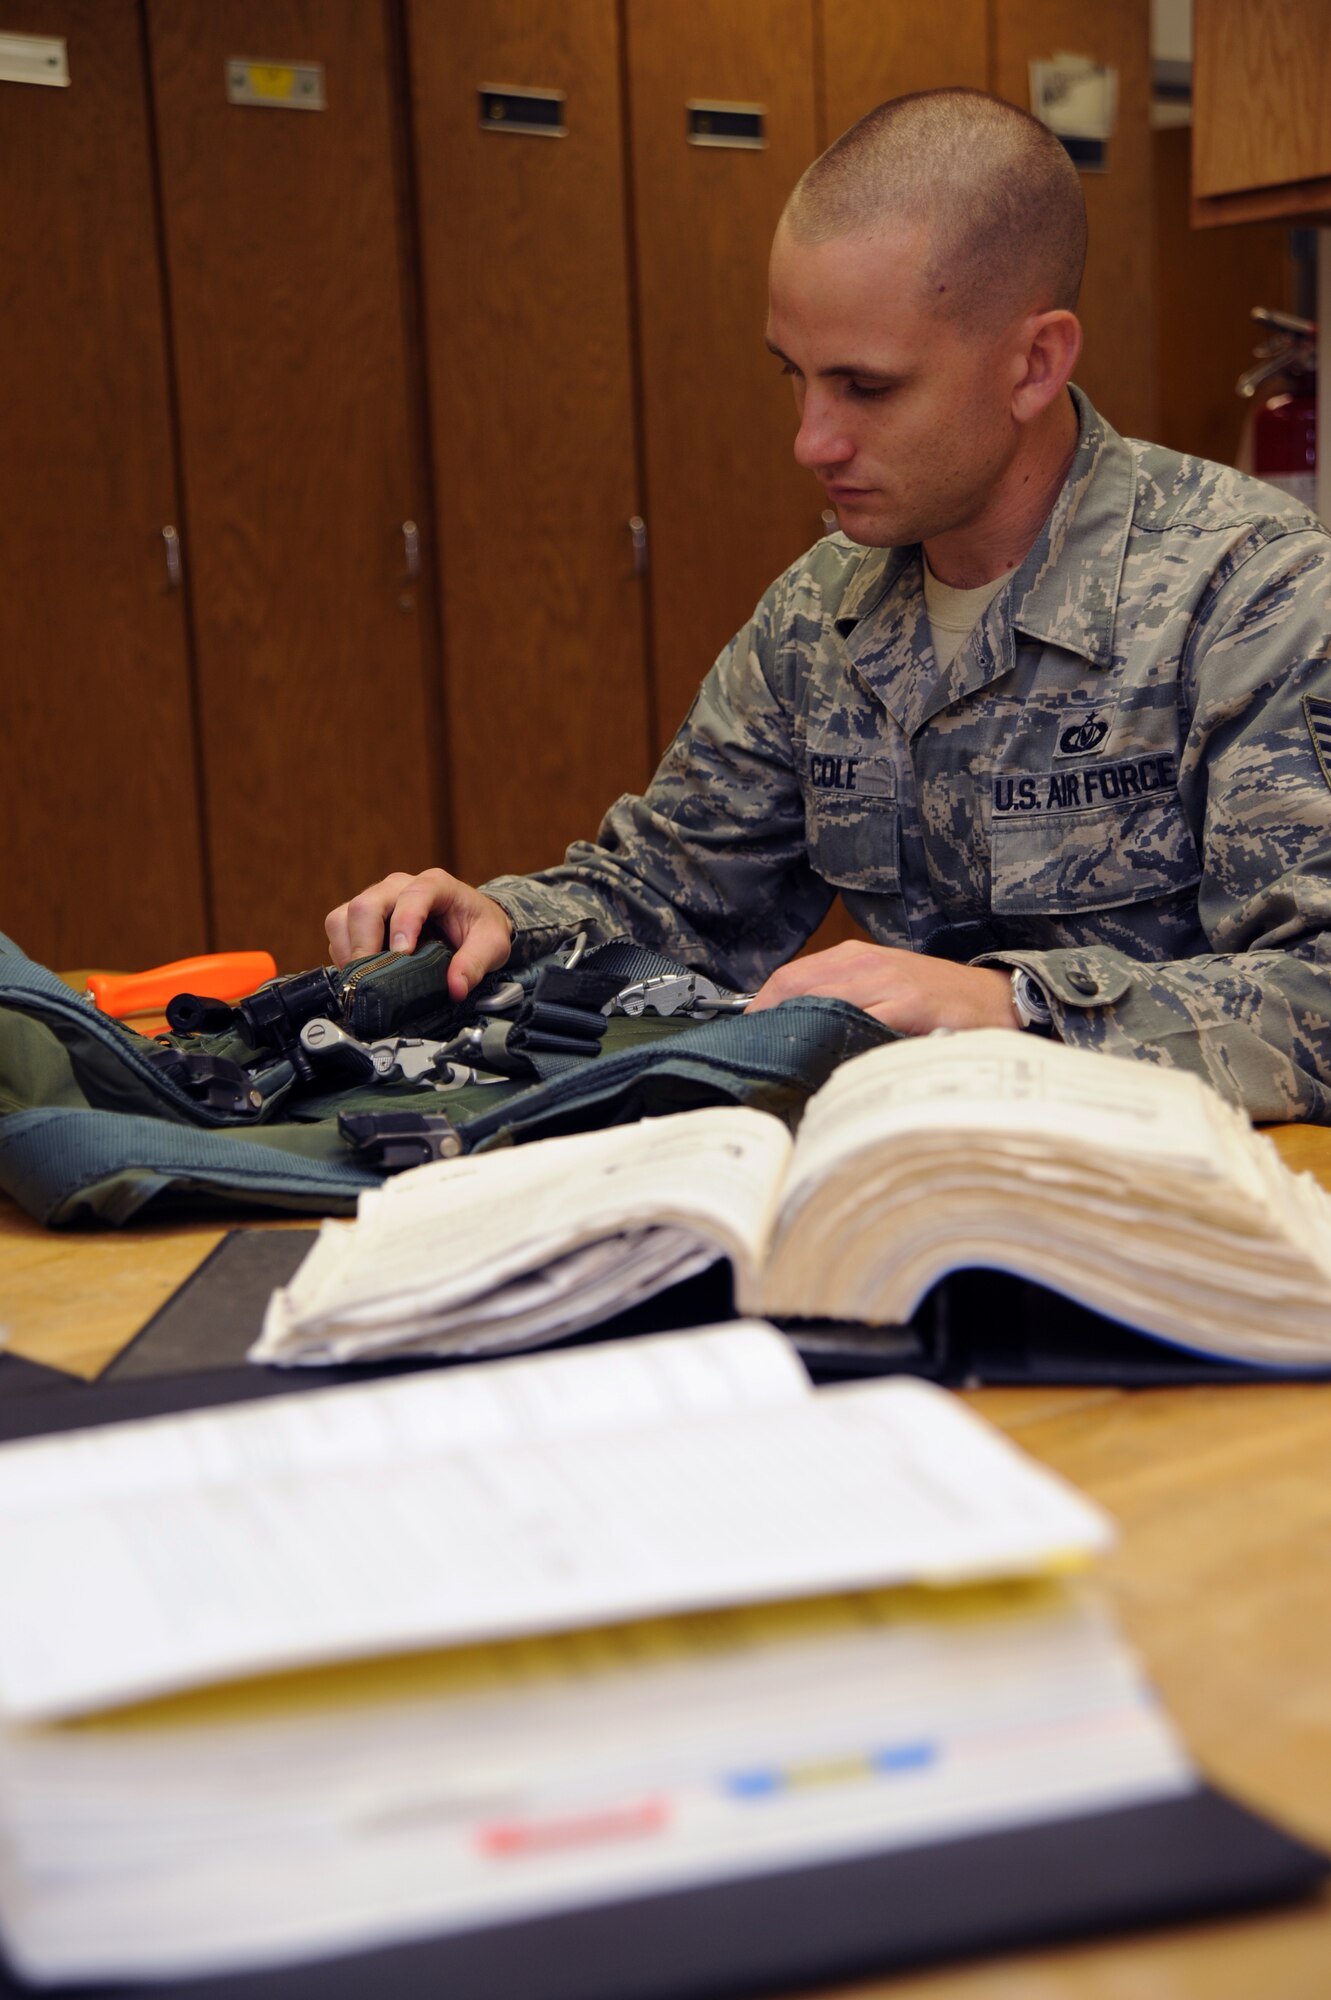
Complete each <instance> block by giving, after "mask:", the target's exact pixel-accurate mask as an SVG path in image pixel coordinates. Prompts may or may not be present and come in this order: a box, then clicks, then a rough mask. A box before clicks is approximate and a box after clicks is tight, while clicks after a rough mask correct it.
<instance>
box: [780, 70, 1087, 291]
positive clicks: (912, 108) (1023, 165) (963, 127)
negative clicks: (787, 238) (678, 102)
mask: <svg viewBox="0 0 1331 2000" xmlns="http://www.w3.org/2000/svg"><path fill="white" fill-rule="evenodd" d="M782 219H783V222H784V223H785V225H786V227H787V228H788V229H790V231H791V232H792V233H793V234H794V235H795V236H796V237H798V238H802V239H803V240H804V241H806V242H809V241H812V242H825V241H827V240H828V239H829V238H831V237H834V236H849V235H870V234H872V233H873V232H874V230H875V229H876V228H878V227H880V226H882V225H883V224H885V223H893V222H906V223H920V224H923V225H924V226H925V227H926V228H927V229H928V231H929V249H928V252H927V256H926V264H925V268H924V269H923V270H922V272H921V278H922V281H923V282H924V284H925V285H926V286H927V288H928V290H929V291H930V292H931V293H932V294H933V295H934V296H935V299H936V301H937V304H938V306H939V308H940V310H942V311H944V312H947V313H948V314H949V315H951V316H955V317H957V318H961V319H965V320H967V321H978V320H982V319H985V318H988V317H1002V316H1005V315H1006V314H1007V313H1008V312H1020V311H1027V310H1029V311H1036V312H1048V311H1051V310H1053V309H1054V308H1056V307H1065V308H1067V309H1068V310H1069V311H1071V310H1072V309H1073V308H1074V307H1075V306H1076V303H1077V294H1078V291H1079V290H1080V288H1081V274H1082V268H1083V266H1084V264H1085V262H1086V204H1085V201H1084V200H1083V198H1082V191H1081V181H1080V178H1079V176H1078V173H1077V169H1076V168H1075V167H1074V166H1073V164H1072V162H1071V160H1070V159H1069V158H1068V156H1067V153H1066V152H1065V151H1064V149H1063V147H1062V145H1061V144H1060V143H1059V141H1058V140H1057V139H1056V138H1055V137H1054V135H1053V133H1052V132H1051V131H1049V129H1048V128H1047V127H1046V126H1044V125H1042V124H1041V123H1040V122H1039V120H1038V119H1037V118H1032V117H1031V116H1030V114H1029V113H1028V112H1025V111H1022V110H1020V109H1019V108H1018V106H1017V105H1015V104H1008V103H1007V102H1006V101H1005V100H1004V99H1002V98H1000V97H991V96H989V94H988V93H987V92H986V91H983V90H963V89H953V90H924V91H917V92H915V93H914V94H913V95H911V96H909V97H894V98H890V99H889V100H888V102H887V103H886V104H880V105H878V106H877V108H876V109H875V110H873V111H870V112H868V113H867V114H866V115H865V116H864V117H863V118H861V119H860V121H859V123H858V124H857V125H852V126H851V128H850V130H849V131H848V132H844V133H843V134H842V135H841V137H840V138H839V139H838V140H837V141H836V143H835V145H832V146H829V147H828V149H827V151H826V152H825V153H824V154H823V155H822V157H821V158H820V159H817V160H815V161H814V163H813V165H812V166H811V167H810V168H809V169H808V170H807V172H806V173H805V174H804V175H803V177H802V178H801V179H800V181H799V182H798V183H797V185H796V187H795V191H794V193H793V194H792V195H791V197H790V200H789V201H788V202H787V204H786V210H785V214H784V216H783V218H782Z"/></svg>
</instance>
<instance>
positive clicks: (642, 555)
mask: <svg viewBox="0 0 1331 2000" xmlns="http://www.w3.org/2000/svg"><path fill="white" fill-rule="evenodd" d="M629 535H630V538H631V539H632V543H633V574H634V575H635V576H646V574H647V523H646V522H645V521H644V520H643V518H642V515H641V514H633V515H631V516H630V518H629Z"/></svg>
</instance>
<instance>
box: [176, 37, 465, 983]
mask: <svg viewBox="0 0 1331 2000" xmlns="http://www.w3.org/2000/svg"><path fill="white" fill-rule="evenodd" d="M148 21H149V31H150V41H151V48H152V66H153V78H154V87H155V92H156V102H157V116H158V132H159V145H160V155H161V170H162V193H163V207H164V212H165V220H166V237H167V245H168V254H169V268H170V272H171V285H172V305H173V313H174V321H175V340H176V353H177V360H178V372H179V384H180V407H181V429H182V456H183V466H184V477H185V487H186V500H187V506H188V522H187V526H188V536H187V543H186V561H187V564H188V565H189V570H190V574H191V578H192V589H193V604H194V612H195V621H196V641H197V649H198V665H199V677H200V694H201V704H202V716H203V740H204V754H205V761H206V767H207V814H208V825H209V829H210V840H211V850H212V855H213V862H214V868H215V883H214V891H215V904H216V915H217V931H218V943H219V945H222V946H245V945H253V946H266V947H267V948H268V949H270V950H271V951H273V952H274V953H276V954H277V957H278V961H279V964H282V965H284V966H286V967H298V966H301V965H309V964H312V963H315V962H317V961H318V959H319V957H320V956H321V954H322V951H323V930H322V922H321V919H322V915H323V912H324V911H325V910H326V909H327V908H328V907H329V906H330V905H331V904H332V903H334V902H335V901H339V900H341V899H342V898H343V897H345V896H347V895H349V894H351V893H352V891H353V890H354V889H356V888H359V887H363V886H364V884H365V883H367V882H368V881H369V880H370V879H371V878H372V877H374V876H376V875H378V874H381V873H383V872H384V871H385V870H387V869H388V868H390V867H403V866H405V867H410V868H417V867H424V866H426V865H427V864H428V862H429V861H430V860H431V859H433V858H434V856H435V855H436V854H437V853H438V851H439V846H440V842H439V828H438V814H437V812H436V811H435V809H434V808H435V796H434V795H435V790H436V786H437V778H436V775H435V774H436V772H437V770H438V768H439V759H438V755H437V746H436V745H435V740H434V727H433V723H432V719H431V703H430V696H429V694H428V692H427V689H428V688H429V687H431V686H432V685H433V680H434V668H433V662H432V660H431V657H430V653H429V646H428V640H427V639H426V638H425V637H424V636H423V632H422V626H423V624H424V622H425V619H424V610H423V602H422V597H421V591H420V588H419V586H418V584H417V581H416V576H415V572H416V570H417V568H418V565H419V560H420V558H419V550H420V549H421V548H423V547H424V546H426V543H427V537H426V534H425V533H424V530H425V529H426V528H427V526H428V523H427V522H426V519H425V511H424V494H423V482H422V479H421V477H420V474H419V471H418V468H417V466H416V464H415V462H414V459H413V449H412V440H411V418H410V410H409V389H408V373H407V357H406V347H405V342H406V333H405V325H404V307H403V258H404V255H405V246H404V244H403V242H402V240H401V235H400V222H399V200H400V191H399V187H398V184H397V180H396V177H395V171H394V165H395V161H394V135H393V108H392V97H391V80H390V60H389V49H388V46H387V21H386V14H385V11H384V10H383V9H381V8H380V7H378V6H371V5H367V4H363V0H149V4H148ZM246 64H254V65H259V67H258V68H257V69H253V70H247V69H246V68H245V65H246ZM307 64H308V65H313V64H317V65H320V66H321V68H322V89H323V96H324V99H325V103H326V108H324V109H304V108H293V107H294V106H297V105H300V104H302V103H304V102H308V101H311V99H313V98H315V97H317V93H316V92H313V91H311V92H310V93H308V95H306V94H305V93H303V91H302V84H303V82H304V80H305V79H304V74H303V72H302V71H297V70H294V69H293V68H292V65H307ZM229 89H231V90H233V91H234V90H239V91H240V92H241V94H242V95H243V94H245V93H246V91H248V94H249V95H250V96H251V97H252V98H253V99H255V100H257V101H252V102H240V103H238V102H232V101H229V97H228V91H229ZM408 523H410V524H412V526H407V525H405V524H408ZM413 529H414V533H413ZM432 751H434V752H435V754H434V755H432Z"/></svg>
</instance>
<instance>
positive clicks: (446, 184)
mask: <svg viewBox="0 0 1331 2000" xmlns="http://www.w3.org/2000/svg"><path fill="white" fill-rule="evenodd" d="M407 21H408V39H409V46H410V61H411V73H412V102H413V110H414V128H415V145H416V158H417V163H418V175H417V181H418V190H419V211H420V241H421V255H422V272H423V284H424V302H425V325H426V352H427V364H428V371H429V382H430V413H431V426H432V436H433V442H434V465H435V473H436V481H437V491H438V519H439V536H440V568H441V573H442V601H443V617H444V638H445V657H446V663H447V674H446V682H447V688H446V699H447V714H448V731H449V743H450V749H451V755H452V795H453V803H454V811H453V841H452V846H451V848H450V851H449V853H448V854H447V856H445V857H443V858H444V859H446V860H447V862H448V865H449V866H450V867H452V868H454V869H456V871H457V872H458V873H459V874H460V875H462V876H463V877H464V878H467V879H470V880H473V881H476V880H484V879H485V878H486V877H488V876H490V875H493V874H495V873H497V872H502V871H505V870H510V869H530V868H536V867H540V866H542V865H543V864H548V863H550V862H553V861H557V860H559V859H560V857H561V856H562V853H563V850H564V847H565V846H566V844H567V843H568V841H570V840H571V839H573V838H575V837H577V836H580V835H581V836H589V835H591V834H594V832H595V830H596V827H597V824H598V822H599V819H600V816H601V813H602V811H603V810H604V808H605V807H606V806H607V805H609V803H610V802H611V800H612V799H613V798H614V797H616V796H617V795H618V794H619V793H620V792H622V791H626V790H631V789H637V788H639V787H640V786H641V785H642V783H643V781H644V779H645V778H646V776H647V771H648V751H649V739H650V731H649V724H648V686H647V674H646V663H645V631H644V614H643V601H642V600H643V583H642V579H641V577H640V576H638V575H637V574H635V558H634V547H633V535H632V530H631V527H630V523H631V522H632V521H633V520H634V519H635V517H637V516H638V515H639V513H640V511H641V495H640V492H639V486H638V475H637V452H636V438H635V417H634V407H633V386H632V364H631V353H632V349H631V339H630V322H629V296H628V268H627V249H626V243H625V209H624V199H625V198H624V163H623V143H624V140H623V124H622V111H621V96H620V41H619V31H618V16H617V10H616V7H615V4H614V0H565V4H562V5H561V6H559V7H557V8H554V7H550V6H545V5H541V4H540V0H453V4H452V5H450V6H448V7H442V6H439V5H438V4H437V0H411V4H410V5H409V8H408V15H407ZM491 86H494V87H495V88H494V89H493V90H491V89H490V88H489V87H491ZM524 92H525V93H528V99H529V101H528V102H527V105H526V110H527V116H526V117H525V118H524V117H523V116H522V115H521V114H522V110H523V103H522V100H521V94H522V93H524ZM532 93H538V94H542V93H543V95H537V96H536V98H535V100H534V101H530V99H531V94H532ZM552 94H553V95H552ZM561 100H562V101H561ZM496 113H503V114H504V116H498V115H496ZM541 118H546V119H547V120H553V121H554V124H555V126H556V128H557V130H558V133H559V134H560V136H555V135H554V133H553V132H552V130H551V129H550V128H549V126H547V129H545V130H538V131H536V132H531V131H524V130H522V129H521V128H522V126H523V125H524V124H529V123H534V122H539V120H540V119H541Z"/></svg>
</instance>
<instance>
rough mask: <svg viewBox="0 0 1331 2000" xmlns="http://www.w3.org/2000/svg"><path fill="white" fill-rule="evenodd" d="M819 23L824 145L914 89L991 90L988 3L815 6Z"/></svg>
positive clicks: (913, 0) (862, 0) (846, 0)
mask: <svg viewBox="0 0 1331 2000" xmlns="http://www.w3.org/2000/svg"><path fill="white" fill-rule="evenodd" d="M815 4H816V5H817V6H818V8H819V11H820V15H821V21H822V38H823V64H824V73H825V78H826V82H825V101H826V106H827V122H826V127H825V133H824V137H823V142H822V143H823V144H824V145H825V146H830V145H831V143H832V141H833V140H834V139H839V138H840V136H841V134H842V133H843V132H844V131H845V130H846V129H847V127H848V126H851V125H853V124H854V123H855V121H856V119H857V118H863V116H864V114H865V112H866V111H872V110H873V108H874V106H875V104H881V103H882V102H883V99H884V98H886V97H903V96H904V95H905V94H906V92H907V91H911V90H941V89H944V88H946V87H948V86H950V85H957V84H961V85H965V86H966V87H968V88H969V89H972V90H987V89H988V87H989V26H988V15H989V0H949V4H948V5H947V6H946V7H938V8H934V9H932V10H930V9H928V8H922V7H920V6H919V5H918V4H917V0H815Z"/></svg>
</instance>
